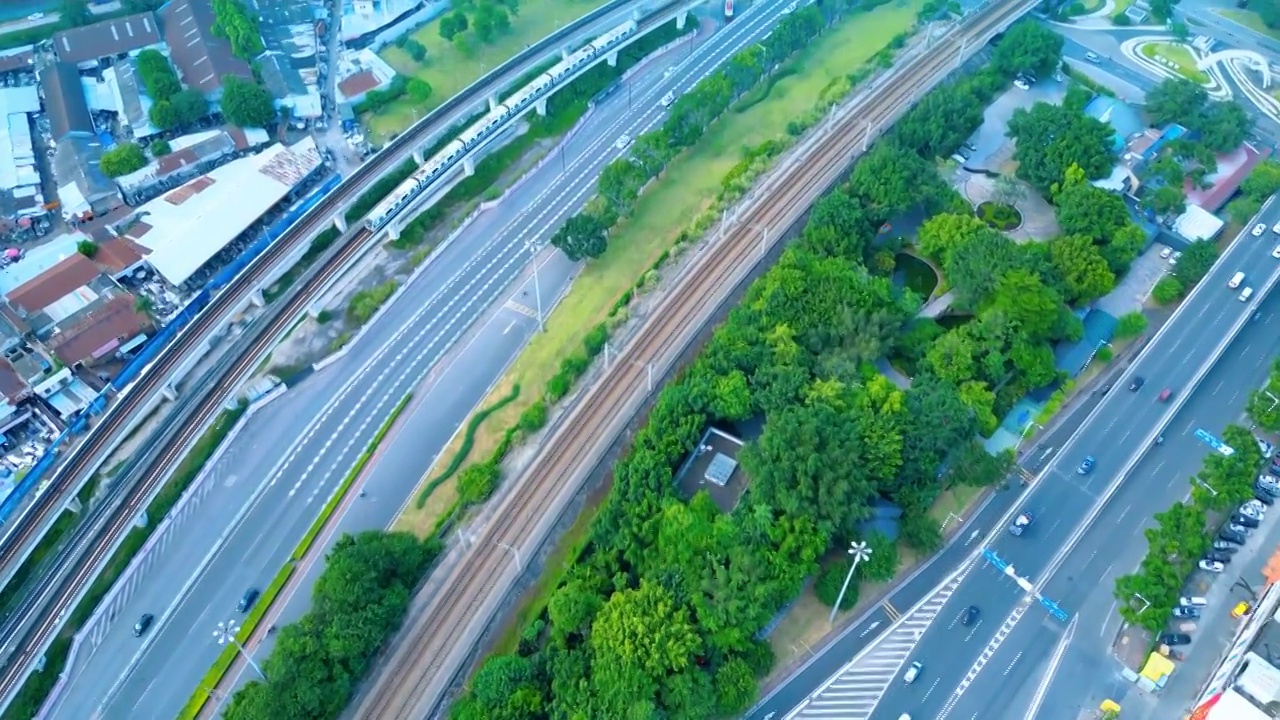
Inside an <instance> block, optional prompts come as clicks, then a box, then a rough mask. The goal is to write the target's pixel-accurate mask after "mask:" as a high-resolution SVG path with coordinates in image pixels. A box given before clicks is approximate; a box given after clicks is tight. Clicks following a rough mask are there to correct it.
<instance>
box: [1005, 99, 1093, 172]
mask: <svg viewBox="0 0 1280 720" xmlns="http://www.w3.org/2000/svg"><path fill="white" fill-rule="evenodd" d="M1008 134H1009V136H1010V137H1012V138H1013V139H1014V141H1015V142H1016V143H1017V149H1016V150H1015V151H1014V159H1016V160H1017V161H1018V163H1019V165H1018V177H1020V178H1022V179H1023V180H1026V181H1027V182H1029V183H1031V185H1032V186H1033V187H1036V188H1038V189H1039V190H1040V191H1041V192H1042V193H1046V194H1047V193H1048V192H1049V190H1050V188H1052V186H1053V185H1054V184H1055V183H1058V182H1060V181H1061V180H1062V178H1063V177H1064V176H1065V175H1066V171H1067V168H1069V167H1070V166H1071V165H1078V166H1079V167H1080V168H1081V169H1083V170H1084V174H1085V177H1087V178H1094V179H1096V178H1100V177H1105V176H1106V174H1107V173H1108V172H1110V171H1111V166H1112V162H1113V160H1114V158H1113V157H1112V154H1111V148H1112V142H1113V139H1114V131H1112V129H1111V126H1109V125H1107V124H1106V123H1104V122H1102V121H1100V120H1097V119H1095V118H1092V117H1089V116H1088V115H1084V114H1082V113H1078V112H1073V111H1071V110H1070V109H1068V108H1064V107H1061V106H1059V105H1050V104H1048V103H1043V102H1038V103H1036V104H1035V105H1033V106H1031V109H1030V110H1025V109H1021V108H1019V109H1018V110H1015V111H1014V113H1013V117H1011V118H1010V119H1009V123H1008Z"/></svg>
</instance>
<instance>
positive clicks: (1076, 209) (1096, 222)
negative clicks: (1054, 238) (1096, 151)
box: [1053, 164, 1147, 275]
mask: <svg viewBox="0 0 1280 720" xmlns="http://www.w3.org/2000/svg"><path fill="white" fill-rule="evenodd" d="M1053 190H1054V193H1053V202H1054V206H1055V207H1054V214H1055V215H1056V216H1057V218H1058V227H1059V228H1060V229H1061V230H1062V232H1063V233H1065V234H1066V235H1068V236H1071V235H1078V236H1082V237H1087V238H1089V240H1090V241H1091V242H1092V243H1094V245H1095V246H1096V247H1097V250H1098V253H1099V254H1100V255H1101V256H1102V258H1103V259H1104V260H1105V261H1106V263H1107V266H1108V267H1110V268H1111V271H1112V272H1113V273H1114V274H1116V275H1119V274H1121V273H1123V272H1124V271H1125V270H1127V269H1128V268H1129V264H1130V263H1132V262H1133V260H1134V258H1136V257H1138V254H1139V253H1140V252H1142V248H1143V247H1144V246H1146V243H1147V237H1146V233H1145V232H1144V231H1143V230H1142V228H1140V227H1139V226H1138V225H1137V224H1135V223H1134V222H1133V221H1132V220H1131V219H1130V217H1129V209H1128V208H1127V207H1126V206H1125V204H1124V199H1123V198H1121V197H1120V195H1118V194H1117V193H1114V192H1111V191H1110V190H1104V189H1102V188H1100V187H1097V186H1096V185H1092V184H1090V183H1089V182H1088V181H1087V180H1086V179H1085V173H1084V171H1083V170H1081V169H1080V167H1079V166H1077V165H1074V164H1073V165H1071V166H1070V167H1068V168H1067V173H1066V175H1065V176H1064V177H1063V178H1062V182H1060V183H1058V184H1056V185H1055V186H1054V188H1053Z"/></svg>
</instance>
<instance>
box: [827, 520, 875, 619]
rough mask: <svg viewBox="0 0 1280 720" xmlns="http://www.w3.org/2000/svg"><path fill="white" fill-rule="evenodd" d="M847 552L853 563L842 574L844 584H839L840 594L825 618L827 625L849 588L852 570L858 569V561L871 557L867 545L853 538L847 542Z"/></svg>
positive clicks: (834, 617) (833, 617) (834, 615)
mask: <svg viewBox="0 0 1280 720" xmlns="http://www.w3.org/2000/svg"><path fill="white" fill-rule="evenodd" d="M849 554H850V555H852V556H853V564H852V565H850V566H849V574H848V575H845V576H844V585H841V586H840V595H839V597H837V598H836V604H835V605H832V606H831V616H830V617H828V618H827V624H828V625H830V624H832V623H834V622H835V621H836V612H838V611H839V610H840V603H841V602H844V593H845V591H846V590H848V589H849V581H850V580H852V579H853V571H854V570H857V569H858V563H860V562H862V561H863V560H866V559H867V558H869V557H871V548H869V547H867V544H866V543H865V542H862V541H859V540H854V541H853V542H851V543H849Z"/></svg>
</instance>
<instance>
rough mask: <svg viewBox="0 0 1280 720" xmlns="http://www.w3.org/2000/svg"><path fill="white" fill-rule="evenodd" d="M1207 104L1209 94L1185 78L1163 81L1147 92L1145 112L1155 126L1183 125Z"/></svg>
mask: <svg viewBox="0 0 1280 720" xmlns="http://www.w3.org/2000/svg"><path fill="white" fill-rule="evenodd" d="M1208 104H1209V93H1208V92H1207V91H1206V90H1205V89H1204V88H1203V87H1201V86H1200V85H1199V84H1197V83H1194V82H1191V81H1190V80H1187V79H1185V78H1173V79H1168V80H1163V81H1161V82H1160V84H1158V85H1156V86H1155V87H1154V88H1152V89H1151V90H1149V91H1148V92H1147V102H1146V111H1147V114H1148V115H1150V116H1151V120H1152V122H1154V123H1155V124H1156V125H1168V124H1169V123H1183V124H1185V123H1186V121H1187V119H1188V118H1194V117H1195V116H1196V115H1198V114H1199V113H1200V112H1201V111H1202V110H1204V108H1205V107H1206V106H1208Z"/></svg>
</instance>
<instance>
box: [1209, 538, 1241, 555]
mask: <svg viewBox="0 0 1280 720" xmlns="http://www.w3.org/2000/svg"><path fill="white" fill-rule="evenodd" d="M1213 549H1214V550H1217V551H1218V552H1225V553H1233V552H1236V551H1238V550H1239V549H1240V548H1238V547H1236V546H1235V545H1232V544H1231V543H1229V542H1227V541H1226V540H1214V541H1213Z"/></svg>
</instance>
